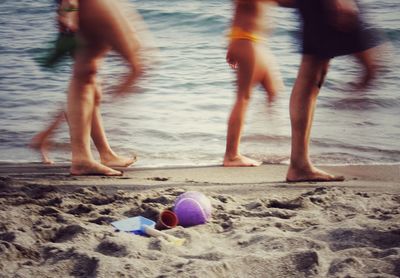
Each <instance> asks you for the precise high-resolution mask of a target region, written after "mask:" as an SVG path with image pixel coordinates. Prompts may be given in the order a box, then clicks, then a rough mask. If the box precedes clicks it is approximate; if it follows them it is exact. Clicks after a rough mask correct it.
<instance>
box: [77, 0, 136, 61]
mask: <svg viewBox="0 0 400 278" xmlns="http://www.w3.org/2000/svg"><path fill="white" fill-rule="evenodd" d="M81 2H82V4H81V5H80V18H79V20H80V28H81V32H82V34H83V36H84V39H85V40H86V41H87V42H88V43H89V44H98V43H100V44H102V45H107V46H109V47H111V48H113V49H114V50H115V51H116V52H118V53H119V54H120V55H121V56H122V57H124V58H125V59H126V60H128V61H131V60H132V59H134V58H135V53H136V52H137V50H138V49H139V42H138V39H137V37H136V35H135V30H134V27H133V26H132V24H131V23H130V21H129V19H128V18H127V16H126V14H125V13H124V12H123V11H122V8H121V6H120V4H119V1H116V0H113V1H109V0H85V1H81Z"/></svg>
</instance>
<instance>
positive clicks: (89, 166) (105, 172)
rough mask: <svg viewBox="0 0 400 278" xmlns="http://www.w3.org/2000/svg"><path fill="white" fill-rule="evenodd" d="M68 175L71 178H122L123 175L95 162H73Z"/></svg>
mask: <svg viewBox="0 0 400 278" xmlns="http://www.w3.org/2000/svg"><path fill="white" fill-rule="evenodd" d="M70 173H71V175H73V176H93V175H94V176H122V174H123V173H122V172H121V171H117V170H114V169H111V168H109V167H107V166H105V165H102V164H100V163H98V162H96V161H85V162H79V163H78V162H75V163H74V162H73V163H72V165H71V169H70Z"/></svg>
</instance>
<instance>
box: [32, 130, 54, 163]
mask: <svg viewBox="0 0 400 278" xmlns="http://www.w3.org/2000/svg"><path fill="white" fill-rule="evenodd" d="M28 146H29V147H30V148H31V149H34V150H37V151H38V152H39V153H40V155H41V157H42V163H43V164H54V161H53V160H51V159H50V158H49V156H48V154H47V151H48V148H49V143H48V142H47V140H46V137H45V135H43V134H42V133H39V134H38V135H36V136H34V137H33V138H32V140H31V142H30V143H29V145H28Z"/></svg>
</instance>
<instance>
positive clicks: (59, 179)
mask: <svg viewBox="0 0 400 278" xmlns="http://www.w3.org/2000/svg"><path fill="white" fill-rule="evenodd" d="M321 168H323V169H325V170H328V171H330V172H332V173H334V174H340V175H345V176H346V181H345V182H328V183H319V182H315V183H306V182H304V183H296V184H288V183H286V182H285V181H284V179H285V173H286V169H287V166H286V165H262V166H261V167H257V168H223V167H218V166H208V167H170V168H154V169H152V168H135V167H132V168H129V169H127V170H126V171H125V175H124V176H123V177H116V178H108V177H71V176H69V174H68V166H67V165H59V166H46V165H40V164H7V163H2V164H0V258H1V260H0V270H1V271H0V272H1V273H2V275H4V277H15V276H17V277H71V276H72V277H344V276H346V275H347V276H349V277H398V276H400V268H399V267H398V266H399V265H400V165H373V166H361V165H354V166H353V165H348V166H325V167H321ZM189 190H196V191H201V192H203V193H204V194H206V195H207V196H208V197H209V199H210V200H211V203H212V205H213V215H212V219H211V221H210V222H209V223H207V224H206V225H200V226H195V227H190V228H182V227H177V228H174V229H172V230H168V231H167V232H168V233H170V234H172V235H175V236H177V237H181V238H185V239H186V243H185V244H184V246H181V247H176V246H171V245H170V244H169V243H168V242H165V241H163V240H160V239H157V238H146V237H140V236H135V235H131V234H128V233H120V232H115V231H114V229H113V228H112V226H111V225H110V224H109V223H110V222H112V221H115V220H120V219H123V218H126V217H132V216H137V215H142V216H146V217H148V218H155V217H156V216H157V213H158V212H159V211H160V210H162V209H165V208H170V207H172V206H173V203H174V200H175V199H176V197H177V196H179V194H181V193H182V192H185V191H189ZM2 277H3V276H2Z"/></svg>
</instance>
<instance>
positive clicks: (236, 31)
mask: <svg viewBox="0 0 400 278" xmlns="http://www.w3.org/2000/svg"><path fill="white" fill-rule="evenodd" d="M228 38H229V39H230V40H231V41H233V40H249V41H252V42H260V41H262V38H261V37H260V36H259V35H256V34H254V33H250V32H247V31H245V30H243V29H242V28H240V27H235V26H234V27H232V29H231V31H230V32H229V34H228Z"/></svg>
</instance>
